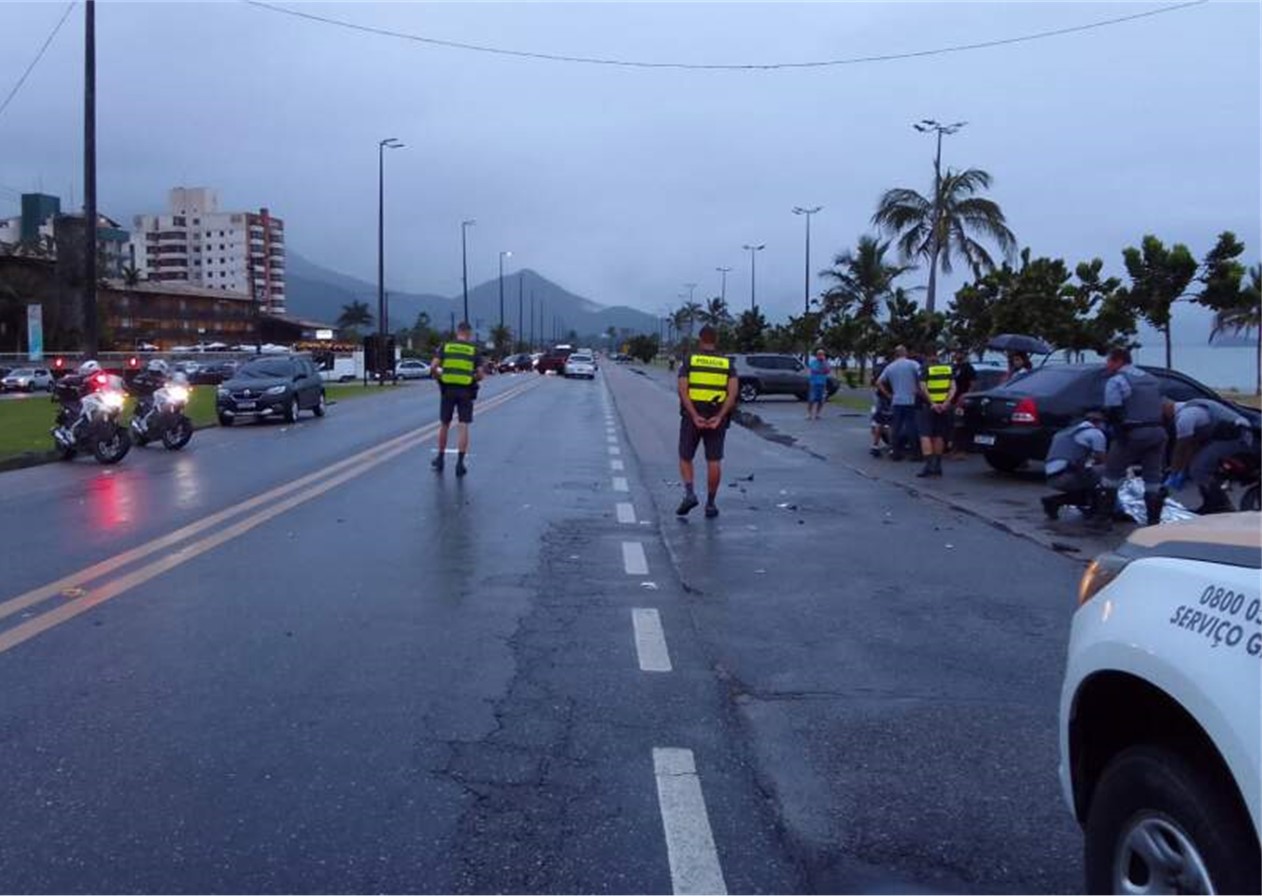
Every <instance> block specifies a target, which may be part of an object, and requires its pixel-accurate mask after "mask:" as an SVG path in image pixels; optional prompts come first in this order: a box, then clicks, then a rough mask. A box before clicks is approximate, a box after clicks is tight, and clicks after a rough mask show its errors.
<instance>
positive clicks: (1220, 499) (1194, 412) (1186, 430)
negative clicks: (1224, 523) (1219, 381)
mask: <svg viewBox="0 0 1262 896" xmlns="http://www.w3.org/2000/svg"><path fill="white" fill-rule="evenodd" d="M1165 413H1166V419H1168V420H1171V421H1173V423H1174V439H1175V442H1174V457H1173V458H1172V459H1171V462H1170V468H1171V474H1170V476H1169V478H1167V479H1166V485H1168V486H1169V487H1171V488H1174V489H1180V488H1182V487H1183V484H1184V482H1186V481H1187V480H1188V479H1189V478H1190V479H1191V480H1192V482H1193V483H1195V485H1196V487H1197V489H1198V490H1199V491H1200V493H1201V506H1200V509H1199V510H1197V511H1196V512H1197V513H1202V514H1204V513H1225V512H1230V511H1231V510H1234V509H1235V508H1233V507H1232V506H1231V499H1230V498H1228V497H1227V493H1226V492H1225V491H1223V485H1222V482H1221V481H1220V480H1219V478H1218V476H1217V473H1218V468H1219V467H1220V466H1222V462H1223V461H1224V460H1226V459H1227V458H1229V457H1233V456H1235V455H1237V454H1246V453H1248V452H1250V451H1252V450H1253V429H1252V428H1251V427H1250V426H1249V421H1248V420H1246V419H1245V418H1244V417H1242V416H1241V415H1240V414H1237V413H1236V412H1235V411H1233V410H1232V409H1231V408H1229V407H1227V406H1226V405H1224V404H1220V403H1219V402H1217V401H1211V400H1209V399H1207V398H1194V399H1192V400H1191V401H1181V402H1177V403H1176V402H1172V401H1167V402H1166V403H1165Z"/></svg>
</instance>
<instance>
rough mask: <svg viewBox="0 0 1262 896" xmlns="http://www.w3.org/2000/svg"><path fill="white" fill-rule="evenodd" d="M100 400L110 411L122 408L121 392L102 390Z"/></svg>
mask: <svg viewBox="0 0 1262 896" xmlns="http://www.w3.org/2000/svg"><path fill="white" fill-rule="evenodd" d="M101 401H102V402H103V403H104V404H105V406H106V407H107V408H109V409H110V410H111V411H118V410H122V407H123V393H122V392H102V393H101Z"/></svg>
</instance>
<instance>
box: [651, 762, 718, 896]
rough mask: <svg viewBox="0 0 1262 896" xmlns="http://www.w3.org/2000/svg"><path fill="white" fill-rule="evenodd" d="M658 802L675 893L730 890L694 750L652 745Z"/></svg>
mask: <svg viewBox="0 0 1262 896" xmlns="http://www.w3.org/2000/svg"><path fill="white" fill-rule="evenodd" d="M653 774H654V775H655V776H656V778H657V803H658V807H659V808H660V809H661V812H662V828H663V830H664V831H665V833H666V857H667V859H668V860H669V862H670V881H671V887H672V888H673V890H674V892H676V893H689V894H691V893H718V894H726V893H727V884H726V883H725V882H724V881H723V869H721V868H720V867H719V854H718V851H717V850H716V849H715V848H714V834H713V832H712V831H711V830H710V817H709V815H708V814H706V808H705V797H703V796H702V795H701V779H700V778H698V777H697V765H696V762H695V761H694V759H693V756H692V750H685V749H681V748H678V747H654V748H653Z"/></svg>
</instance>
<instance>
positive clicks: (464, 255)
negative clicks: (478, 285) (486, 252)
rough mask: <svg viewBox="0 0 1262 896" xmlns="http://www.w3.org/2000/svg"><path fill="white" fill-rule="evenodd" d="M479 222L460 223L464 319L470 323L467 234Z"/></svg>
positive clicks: (470, 220) (471, 220)
mask: <svg viewBox="0 0 1262 896" xmlns="http://www.w3.org/2000/svg"><path fill="white" fill-rule="evenodd" d="M476 223H478V222H477V221H475V220H473V219H472V218H470V219H469V220H467V221H461V222H460V282H461V284H462V285H463V290H464V319H465V322H466V323H468V321H469V240H468V237H467V234H468V232H469V228H470V227H472V226H473V225H474V224H476Z"/></svg>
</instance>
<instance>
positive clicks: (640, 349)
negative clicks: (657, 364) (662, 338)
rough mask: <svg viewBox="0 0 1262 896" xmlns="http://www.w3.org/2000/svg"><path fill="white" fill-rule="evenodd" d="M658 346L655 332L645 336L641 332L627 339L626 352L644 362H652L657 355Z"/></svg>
mask: <svg viewBox="0 0 1262 896" xmlns="http://www.w3.org/2000/svg"><path fill="white" fill-rule="evenodd" d="M660 347H661V346H660V344H659V342H658V338H657V334H656V333H653V334H651V335H647V336H646V335H644V334H643V333H641V334H639V335H637V336H632V337H631V338H630V339H629V340H627V354H629V355H630V356H631V357H633V358H638V359H639V360H641V361H643V362H644V363H645V364H648V363H650V362H652V360H653V359H654V358H656V357H657V352H658V349H659V348H660Z"/></svg>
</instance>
